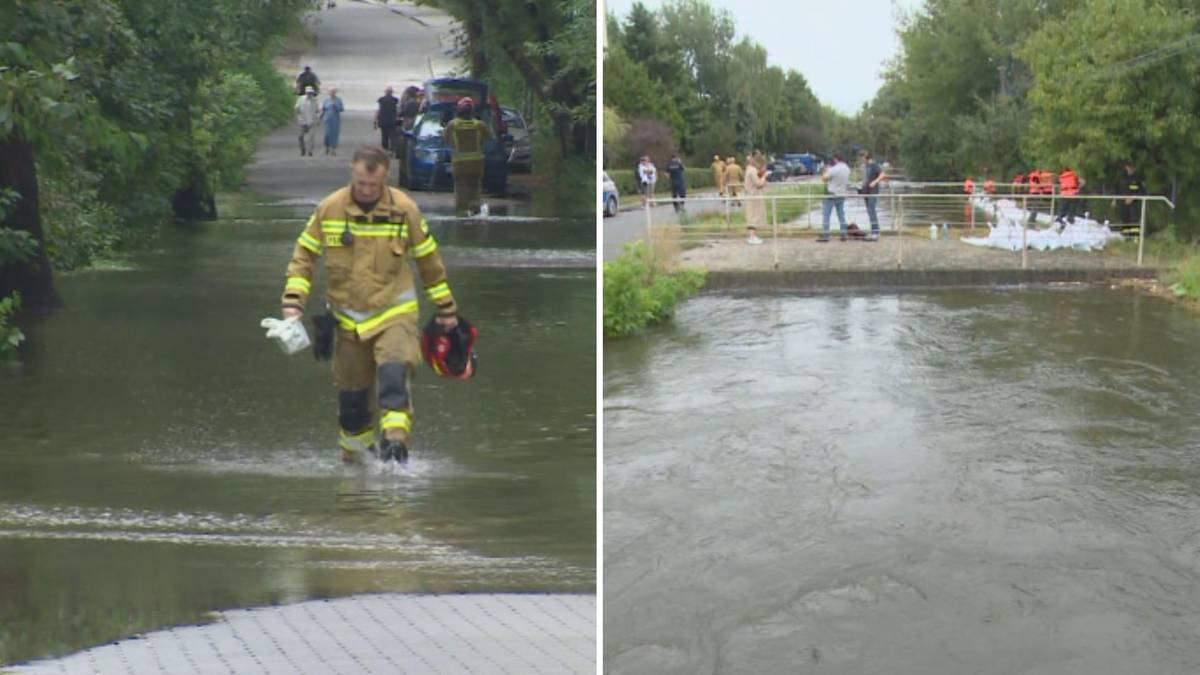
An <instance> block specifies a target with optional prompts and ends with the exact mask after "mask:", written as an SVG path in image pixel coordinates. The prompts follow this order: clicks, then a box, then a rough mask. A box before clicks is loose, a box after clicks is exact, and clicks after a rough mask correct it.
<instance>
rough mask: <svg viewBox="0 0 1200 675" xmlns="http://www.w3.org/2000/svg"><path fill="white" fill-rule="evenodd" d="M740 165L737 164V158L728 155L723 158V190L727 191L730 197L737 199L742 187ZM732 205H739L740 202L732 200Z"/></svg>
mask: <svg viewBox="0 0 1200 675" xmlns="http://www.w3.org/2000/svg"><path fill="white" fill-rule="evenodd" d="M742 180H743V176H742V167H740V166H738V163H737V158H735V157H730V158H729V159H726V160H725V192H726V193H728V195H729V198H730V199H737V196H738V192H740V191H741V187H742ZM734 205H736V206H740V205H741V202H734Z"/></svg>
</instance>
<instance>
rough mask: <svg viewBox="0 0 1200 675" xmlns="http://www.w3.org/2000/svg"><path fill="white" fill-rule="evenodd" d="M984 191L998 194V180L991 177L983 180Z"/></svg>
mask: <svg viewBox="0 0 1200 675" xmlns="http://www.w3.org/2000/svg"><path fill="white" fill-rule="evenodd" d="M983 191H984V192H986V193H987V194H989V195H994V194H996V181H994V180H992V179H991V178H989V179H987V180H985V181H983Z"/></svg>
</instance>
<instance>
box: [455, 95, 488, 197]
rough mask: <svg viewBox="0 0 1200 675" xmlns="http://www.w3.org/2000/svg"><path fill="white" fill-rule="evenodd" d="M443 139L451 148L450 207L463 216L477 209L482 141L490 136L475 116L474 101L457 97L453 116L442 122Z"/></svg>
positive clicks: (481, 189)
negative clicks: (452, 181) (452, 174)
mask: <svg viewBox="0 0 1200 675" xmlns="http://www.w3.org/2000/svg"><path fill="white" fill-rule="evenodd" d="M445 136H446V140H447V141H448V142H449V143H450V147H451V148H452V149H453V150H454V154H453V155H452V156H451V167H452V170H453V173H454V211H455V213H457V214H458V215H460V216H465V215H468V214H469V213H471V212H472V211H473V210H474V211H478V210H479V202H480V198H479V195H480V193H481V192H482V191H483V144H484V143H485V142H486V141H487V140H488V139H489V138H490V137H491V134H490V133H488V129H487V126H485V125H484V123H483V122H480V121H479V120H477V119H475V101H473V100H472V99H471V97H469V96H467V97H464V98H462V99H460V100H459V102H458V106H457V107H456V109H455V117H454V119H453V120H451V121H450V123H449V124H447V125H446V132H445Z"/></svg>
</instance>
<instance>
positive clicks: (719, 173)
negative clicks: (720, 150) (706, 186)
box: [712, 155, 725, 197]
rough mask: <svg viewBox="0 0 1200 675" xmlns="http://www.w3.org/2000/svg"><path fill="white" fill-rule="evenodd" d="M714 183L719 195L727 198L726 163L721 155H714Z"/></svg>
mask: <svg viewBox="0 0 1200 675" xmlns="http://www.w3.org/2000/svg"><path fill="white" fill-rule="evenodd" d="M712 172H713V183H714V184H715V185H716V186H717V194H718V195H721V196H722V197H724V196H725V162H722V161H721V156H720V155H713V163H712Z"/></svg>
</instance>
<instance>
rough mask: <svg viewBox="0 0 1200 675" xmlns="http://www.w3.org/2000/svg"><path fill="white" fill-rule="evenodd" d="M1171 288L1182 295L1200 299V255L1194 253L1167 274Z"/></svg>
mask: <svg viewBox="0 0 1200 675" xmlns="http://www.w3.org/2000/svg"><path fill="white" fill-rule="evenodd" d="M1166 281H1167V283H1169V284H1171V290H1173V291H1175V294H1176V295H1178V296H1181V297H1185V298H1190V299H1192V300H1200V255H1193V256H1192V257H1190V258H1187V259H1186V260H1184V261H1183V262H1181V263H1179V266H1178V267H1176V268H1175V269H1174V271H1172V272H1171V273H1170V274H1168V275H1167V279H1166Z"/></svg>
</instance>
